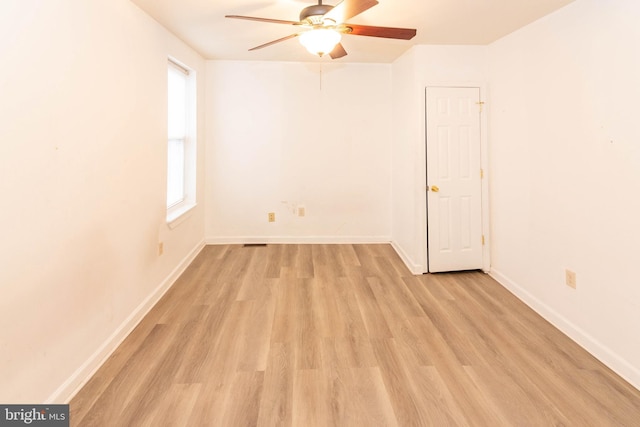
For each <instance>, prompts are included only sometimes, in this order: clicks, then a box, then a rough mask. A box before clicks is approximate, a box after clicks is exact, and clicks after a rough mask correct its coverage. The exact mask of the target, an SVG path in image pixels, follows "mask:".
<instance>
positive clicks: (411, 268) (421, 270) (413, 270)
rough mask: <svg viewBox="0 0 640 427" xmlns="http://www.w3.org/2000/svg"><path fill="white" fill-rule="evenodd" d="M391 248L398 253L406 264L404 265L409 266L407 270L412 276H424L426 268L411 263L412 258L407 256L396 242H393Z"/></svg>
mask: <svg viewBox="0 0 640 427" xmlns="http://www.w3.org/2000/svg"><path fill="white" fill-rule="evenodd" d="M391 247H392V248H393V250H395V251H396V253H397V254H398V256H399V257H400V259H401V260H402V262H404V265H406V266H407V268H408V269H409V271H410V272H411V273H412V274H424V267H423V266H422V265H419V264H414V263H413V262H412V261H411V258H410V257H409V256H408V255H407V254H406V252H405V251H404V250H403V249H402V247H400V246H398V244H397V243H396V242H393V241H392V242H391Z"/></svg>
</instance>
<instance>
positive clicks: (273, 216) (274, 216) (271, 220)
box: [269, 212, 276, 222]
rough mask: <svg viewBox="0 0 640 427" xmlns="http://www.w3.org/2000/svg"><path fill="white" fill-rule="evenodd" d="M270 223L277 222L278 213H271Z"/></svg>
mask: <svg viewBox="0 0 640 427" xmlns="http://www.w3.org/2000/svg"><path fill="white" fill-rule="evenodd" d="M269 222H276V213H275V212H269Z"/></svg>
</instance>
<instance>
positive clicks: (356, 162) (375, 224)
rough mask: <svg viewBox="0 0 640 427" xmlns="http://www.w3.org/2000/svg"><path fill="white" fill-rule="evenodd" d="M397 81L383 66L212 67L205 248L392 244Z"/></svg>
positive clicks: (254, 64) (268, 64)
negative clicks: (271, 217) (300, 210)
mask: <svg viewBox="0 0 640 427" xmlns="http://www.w3.org/2000/svg"><path fill="white" fill-rule="evenodd" d="M390 76H391V66H390V65H384V64H337V65H336V64H331V63H329V62H324V63H323V64H322V69H321V68H320V64H318V63H288V62H257V61H256V62H235V61H208V62H207V95H208V96H207V126H208V139H207V165H206V167H207V195H206V201H207V218H206V233H207V234H206V235H207V240H208V241H209V242H211V243H219V242H249V241H263V242H358V241H389V240H390V236H391V230H390V224H391V219H390V218H391V213H390V212H391V164H390V156H391V146H390V133H391V102H390V98H391V79H390ZM297 206H303V207H304V208H305V211H306V215H305V216H304V217H300V216H296V215H295V212H294V210H295V209H294V208H295V207H297ZM268 212H275V214H276V221H275V222H274V223H269V222H268V221H267V214H268Z"/></svg>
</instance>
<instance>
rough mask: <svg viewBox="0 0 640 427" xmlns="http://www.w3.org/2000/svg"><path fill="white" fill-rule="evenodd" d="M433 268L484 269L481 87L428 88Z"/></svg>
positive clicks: (430, 253)
mask: <svg viewBox="0 0 640 427" xmlns="http://www.w3.org/2000/svg"><path fill="white" fill-rule="evenodd" d="M426 104H427V105H426V113H427V117H426V121H427V123H426V133H427V191H428V193H427V233H428V239H427V242H428V257H429V260H428V261H429V272H432V273H435V272H441V271H458V270H473V269H479V268H482V198H481V195H482V183H481V179H482V177H481V174H482V171H481V163H480V113H481V106H482V104H480V88H454V87H429V88H427V91H426Z"/></svg>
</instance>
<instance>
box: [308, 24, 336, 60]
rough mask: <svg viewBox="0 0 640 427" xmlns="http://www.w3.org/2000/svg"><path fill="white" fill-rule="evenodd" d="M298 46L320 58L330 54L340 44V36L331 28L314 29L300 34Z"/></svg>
mask: <svg viewBox="0 0 640 427" xmlns="http://www.w3.org/2000/svg"><path fill="white" fill-rule="evenodd" d="M299 38H300V44H301V45H302V46H304V47H305V48H306V49H307V50H308V51H309V52H310V53H311V54H313V55H318V56H322V55H325V54H327V53H331V51H332V50H333V48H334V47H336V45H337V44H338V43H340V39H341V38H342V34H340V33H339V32H337V31H336V30H333V29H331V28H314V29H312V30H309V31H305V32H304V33H302V34H300V37H299Z"/></svg>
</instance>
